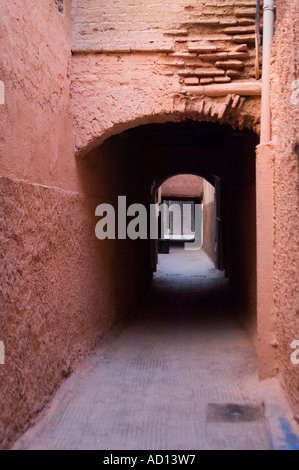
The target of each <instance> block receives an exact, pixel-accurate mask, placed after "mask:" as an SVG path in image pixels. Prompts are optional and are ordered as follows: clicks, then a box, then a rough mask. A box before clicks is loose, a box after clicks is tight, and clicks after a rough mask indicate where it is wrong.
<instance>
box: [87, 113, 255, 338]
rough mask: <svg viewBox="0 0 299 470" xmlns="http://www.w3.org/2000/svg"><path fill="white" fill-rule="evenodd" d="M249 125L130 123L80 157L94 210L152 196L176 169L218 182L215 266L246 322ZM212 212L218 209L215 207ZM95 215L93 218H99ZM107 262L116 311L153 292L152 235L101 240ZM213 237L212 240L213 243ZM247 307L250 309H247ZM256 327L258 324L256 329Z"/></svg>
mask: <svg viewBox="0 0 299 470" xmlns="http://www.w3.org/2000/svg"><path fill="white" fill-rule="evenodd" d="M257 143H258V138H257V136H256V134H255V133H253V132H252V131H250V130H248V129H245V130H242V131H241V130H234V129H232V128H231V127H230V126H228V125H220V124H215V123H210V122H196V121H191V120H187V121H184V122H169V123H166V124H148V125H143V126H139V127H136V128H133V129H129V130H127V131H125V132H123V133H121V134H119V135H115V136H113V137H110V138H109V139H107V140H106V141H105V142H104V144H102V145H101V146H100V147H98V148H96V149H94V150H93V151H91V152H90V153H89V154H88V155H87V156H86V157H85V158H84V159H82V160H80V161H78V168H79V172H80V176H81V180H82V184H83V187H84V190H85V192H86V194H87V195H88V196H89V197H91V207H90V211H91V213H93V214H94V210H95V207H96V206H97V205H98V204H101V203H110V204H112V205H113V206H114V207H115V209H116V214H117V203H118V196H126V198H127V207H128V206H129V205H131V204H134V203H141V204H143V205H145V206H146V207H149V205H150V204H151V203H153V202H155V191H156V189H157V188H158V187H159V186H160V184H161V183H162V182H163V181H165V180H166V179H167V178H169V177H170V176H172V175H175V174H180V173H191V174H195V175H199V176H201V177H203V178H205V179H206V180H207V181H208V182H210V183H211V184H213V185H214V186H215V188H216V203H217V210H216V211H215V218H216V220H215V225H216V232H217V244H218V248H217V250H218V255H217V259H216V265H217V268H219V269H220V270H222V271H223V272H224V274H225V276H226V277H227V278H228V279H229V280H230V285H231V287H232V288H233V291H234V292H235V293H236V295H237V297H238V299H239V300H241V301H242V302H243V305H244V306H245V305H246V308H245V311H246V312H247V313H248V318H244V321H246V323H248V324H250V325H253V324H254V322H255V316H256V234H255V231H256V222H255V219H256V212H255V203H256V201H255V147H256V145H257ZM210 217H214V214H212V215H211V216H210ZM94 220H95V222H96V219H94ZM98 243H99V247H100V249H102V250H103V252H104V253H105V255H104V262H105V263H107V265H108V264H109V269H107V270H106V271H107V272H106V275H105V276H106V280H105V283H106V285H107V286H109V289H107V291H108V293H109V294H110V295H111V301H112V303H113V302H114V303H115V302H116V303H117V306H118V307H117V309H116V310H117V316H119V317H121V316H122V315H123V314H125V313H126V312H128V311H130V310H134V309H135V308H136V307H137V306H138V304H139V302H140V301H141V300H142V298H143V296H144V295H145V294H146V293H147V292H148V289H149V286H150V282H151V279H152V273H153V272H154V271H155V269H156V256H155V253H154V252H155V243H153V242H152V241H151V240H128V239H127V240H99V241H98ZM211 244H212V243H211ZM244 315H245V314H244ZM254 330H255V328H254V326H253V328H252V331H254Z"/></svg>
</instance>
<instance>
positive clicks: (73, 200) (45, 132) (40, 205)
mask: <svg viewBox="0 0 299 470" xmlns="http://www.w3.org/2000/svg"><path fill="white" fill-rule="evenodd" d="M64 4H65V9H64V15H62V14H61V13H60V12H59V10H58V8H57V6H56V4H55V2H54V0H53V1H52V0H42V1H40V2H36V1H33V0H32V1H30V0H28V1H26V2H23V1H21V0H16V1H11V2H2V3H1V5H0V18H1V24H0V32H1V33H0V38H1V39H0V49H1V52H0V56H1V65H0V80H2V81H4V83H5V88H6V102H5V104H4V105H0V119H1V129H0V133H1V135H0V152H1V154H0V156H1V158H0V198H1V208H2V210H1V227H2V230H1V233H0V238H1V240H0V243H1V247H2V250H1V263H0V277H1V289H0V312H1V313H0V340H1V341H3V342H4V344H5V351H6V361H5V365H1V366H0V396H1V397H3V401H1V413H0V447H1V448H7V447H9V446H10V445H11V443H12V442H13V441H14V440H15V439H16V438H17V437H18V436H19V435H20V434H21V433H22V432H23V431H24V430H25V429H26V427H27V426H28V425H29V424H30V422H32V421H33V420H34V419H35V417H36V415H37V413H38V412H39V411H40V410H41V409H42V408H43V407H44V406H45V404H47V403H48V401H49V400H50V399H51V396H52V395H53V393H54V392H55V390H56V389H57V387H58V386H59V384H60V382H61V381H62V380H63V379H64V378H65V377H66V376H67V375H68V374H69V373H70V372H71V370H72V368H73V367H74V364H75V363H76V362H77V361H79V360H80V358H81V357H84V356H86V354H87V353H88V352H89V351H90V350H91V348H92V347H93V346H95V345H96V344H97V342H98V341H99V339H100V338H101V337H102V336H103V335H105V333H107V331H108V330H109V329H110V328H111V326H112V325H113V324H114V323H115V322H116V321H118V320H119V319H120V318H121V317H122V316H123V315H124V314H127V313H128V312H130V311H132V310H133V309H134V307H135V306H136V303H137V302H138V299H139V298H140V296H141V295H142V294H143V293H144V289H145V288H146V285H148V283H149V281H150V270H149V269H148V270H147V269H143V271H142V273H143V274H140V271H141V266H140V265H139V264H138V262H139V263H141V264H142V266H143V267H144V266H146V262H148V263H149V262H150V260H149V259H148V260H147V259H145V258H144V257H142V256H138V257H137V256H136V253H135V245H133V246H132V244H129V245H128V246H126V249H124V248H123V246H122V245H121V244H117V243H115V244H113V246H112V244H111V242H107V243H101V242H100V241H99V240H97V239H96V237H95V233H94V229H95V224H96V222H97V219H96V217H95V215H94V213H95V208H96V206H97V205H98V204H99V203H100V202H102V201H103V199H104V197H105V196H106V197H107V194H106V193H105V194H104V193H103V192H102V193H101V192H99V191H95V192H92V191H91V187H92V181H91V175H89V180H88V181H87V183H86V180H84V178H83V173H84V172H83V171H82V169H81V168H80V165H79V163H78V162H76V159H75V156H74V137H73V121H72V110H71V100H70V98H71V95H70V80H71V77H70V61H71V52H70V37H69V33H70V27H69V18H70V12H69V2H64ZM117 168H120V165H118V167H117ZM110 170H111V168H110ZM107 174H108V173H107ZM107 174H106V175H107ZM127 176H128V178H127V181H128V182H129V181H130V178H129V175H127ZM105 178H106V179H107V176H105ZM106 179H105V181H106ZM111 181H115V182H116V185H118V190H120V188H121V186H120V185H121V182H122V181H124V179H123V174H121V173H119V174H118V178H117V177H116V176H115V174H113V175H111ZM97 185H100V181H98V182H97ZM86 187H88V190H87V189H86ZM105 189H107V187H106V186H105V185H104V184H103V181H102V190H103V191H105ZM144 253H145V256H147V257H148V258H149V256H148V251H147V250H145V251H144ZM132 258H133V259H137V260H138V262H137V263H135V265H134V264H133V266H132V269H131V272H130V276H128V275H127V271H126V270H127V266H128V265H129V264H130V262H131V260H132ZM115 266H117V267H118V269H115ZM134 266H135V268H134ZM119 286H122V289H120V288H119Z"/></svg>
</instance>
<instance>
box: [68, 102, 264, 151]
mask: <svg viewBox="0 0 299 470" xmlns="http://www.w3.org/2000/svg"><path fill="white" fill-rule="evenodd" d="M259 107H260V100H259V98H258V97H256V96H255V97H251V96H247V97H244V96H243V97H241V96H239V95H233V94H228V95H226V96H218V97H208V96H190V94H186V93H182V94H178V95H175V96H173V97H172V99H171V101H169V103H168V105H167V106H166V108H165V103H161V104H160V105H159V109H157V105H156V107H155V109H152V108H151V104H150V103H148V104H145V106H142V107H141V105H140V103H138V102H137V103H136V107H135V108H134V109H132V107H131V108H129V109H128V110H127V112H126V113H119V114H120V115H119V116H118V115H117V114H116V115H115V116H113V119H112V116H110V118H107V120H106V121H105V123H102V122H101V121H100V120H99V119H97V118H96V117H95V116H93V117H92V118H91V119H92V122H90V123H88V122H87V123H85V124H84V126H83V130H82V131H81V129H80V130H79V129H78V124H79V122H78V123H77V133H76V134H77V135H76V155H77V157H84V156H85V155H86V154H87V153H88V152H89V151H91V150H93V149H94V148H96V147H98V146H100V145H102V144H103V142H104V141H105V140H107V139H108V138H109V137H112V136H114V135H117V134H121V133H122V132H124V131H126V130H128V129H132V128H135V127H139V126H142V125H146V124H164V123H167V122H183V121H186V120H193V121H197V122H213V123H219V124H228V125H230V126H231V127H232V128H233V129H239V130H243V129H245V128H247V129H250V130H253V131H254V132H255V133H257V134H259V130H260V109H259ZM145 108H148V109H145ZM111 113H112V112H111ZM85 117H86V116H85Z"/></svg>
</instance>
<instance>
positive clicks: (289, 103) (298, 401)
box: [272, 0, 299, 419]
mask: <svg viewBox="0 0 299 470" xmlns="http://www.w3.org/2000/svg"><path fill="white" fill-rule="evenodd" d="M273 53H274V63H273V69H272V115H273V143H274V158H275V160H274V161H275V166H274V179H275V181H274V191H275V199H274V204H275V242H274V257H275V261H274V262H275V264H274V293H275V307H276V312H275V313H276V324H277V340H278V357H279V370H280V373H281V376H282V380H283V382H284V384H285V387H286V390H287V392H288V395H289V397H290V400H291V402H292V404H293V406H294V411H295V413H296V415H297V418H298V419H299V366H298V365H297V366H295V365H293V364H291V361H290V354H291V352H292V350H291V348H290V344H291V343H292V341H293V340H294V339H296V340H299V285H298V279H299V244H298V243H299V239H298V229H299V227H298V216H299V200H298V197H299V192H298V181H299V172H298V157H299V155H298V143H299V99H298V88H299V84H298V82H297V84H296V82H295V80H298V79H299V76H298V67H299V11H298V3H297V2H296V0H288V1H286V2H283V1H281V0H278V1H277V21H276V32H275V38H274V47H273ZM296 90H297V92H296ZM296 150H297V153H296Z"/></svg>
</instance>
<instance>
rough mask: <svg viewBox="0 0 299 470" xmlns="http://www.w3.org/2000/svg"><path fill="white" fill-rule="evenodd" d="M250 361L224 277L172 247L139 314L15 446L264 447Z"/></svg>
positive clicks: (200, 255) (199, 255)
mask: <svg viewBox="0 0 299 470" xmlns="http://www.w3.org/2000/svg"><path fill="white" fill-rule="evenodd" d="M256 363H257V360H256V355H255V350H254V347H253V345H252V344H251V342H250V340H249V337H248V334H247V332H246V330H245V329H244V328H243V327H242V325H241V323H240V322H239V321H238V320H237V318H236V315H235V307H234V304H233V302H232V301H231V299H230V296H229V290H228V285H227V281H226V279H224V277H223V274H222V273H220V272H219V271H217V270H216V269H215V268H214V266H213V264H212V263H211V261H210V260H209V258H208V257H207V255H206V254H205V253H204V252H203V251H184V250H182V249H179V248H172V249H171V253H170V254H168V255H160V258H159V267H158V272H157V273H156V275H155V277H154V283H153V289H152V292H151V295H150V296H149V298H148V299H147V301H146V303H145V305H144V306H143V308H142V309H141V310H140V312H139V313H138V315H137V316H135V317H134V318H133V320H130V321H128V322H126V323H124V324H123V325H121V326H118V327H117V328H116V329H115V330H114V331H112V332H111V334H110V335H109V337H108V338H106V339H105V340H104V341H103V342H101V344H100V345H99V347H98V349H97V351H95V353H94V354H93V355H92V356H91V357H90V358H89V359H88V360H87V361H85V364H84V367H81V368H80V370H78V371H77V372H75V373H74V374H73V375H72V376H71V377H70V378H69V379H67V380H66V381H65V383H64V384H63V385H62V387H61V388H60V390H59V391H58V393H57V394H56V396H55V398H54V400H53V403H52V404H51V406H50V408H49V409H48V411H47V412H46V413H45V415H44V417H43V418H41V419H40V420H39V423H38V424H37V425H35V426H34V427H33V428H32V429H30V430H29V431H28V432H27V434H25V436H23V438H22V439H20V440H19V441H18V443H17V445H16V448H19V449H106V450H110V449H111V450H112V449H121V450H124V449H131V450H136V449H144V450H146V449H149V450H151V449H157V450H169V449H173V450H177V449H188V450H190V449H191V450H192V449H267V448H269V447H270V444H269V439H268V433H267V426H266V421H265V420H264V418H263V413H264V409H263V397H262V393H261V392H260V387H259V384H258V379H257V370H256ZM246 405H249V408H248V407H247V406H246Z"/></svg>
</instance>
